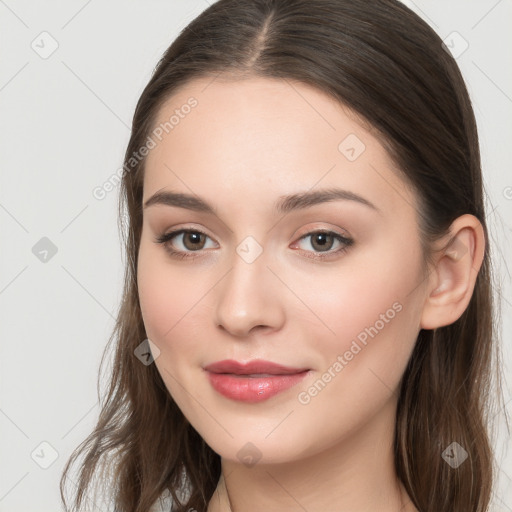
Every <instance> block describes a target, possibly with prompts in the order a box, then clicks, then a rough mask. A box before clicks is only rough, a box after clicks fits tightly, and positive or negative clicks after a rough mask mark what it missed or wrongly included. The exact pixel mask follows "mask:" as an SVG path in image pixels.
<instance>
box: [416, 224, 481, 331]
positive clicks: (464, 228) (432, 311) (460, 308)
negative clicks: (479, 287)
mask: <svg viewBox="0 0 512 512" xmlns="http://www.w3.org/2000/svg"><path fill="white" fill-rule="evenodd" d="M447 244H448V245H447ZM440 245H441V248H440V249H438V250H437V254H436V260H435V262H436V263H435V267H434V268H433V269H432V271H431V273H430V275H429V283H428V288H427V297H426V300H425V304H424V306H423V312H422V316H421V322H420V326H421V328H422V329H436V328H437V327H443V326H445V325H450V324H452V323H454V322H455V321H456V320H458V319H459V318H460V317H461V315H462V314H463V313H464V311H465V310H466V308H467V306H468V304H469V301H470V300H471V296H472V295H473V290H474V287H475V282H476V278H477V275H478V272H479V270H480V267H481V265H482V261H483V258H484V252H485V234H484V230H483V227H482V224H481V222H480V221H479V220H478V219H477V218H476V217H475V216H474V215H470V214H465V215H462V216H460V217H458V218H457V219H456V220H455V221H453V223H452V225H451V226H450V231H449V233H448V235H447V236H446V237H443V239H442V240H441V241H440Z"/></svg>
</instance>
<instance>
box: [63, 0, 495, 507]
mask: <svg viewBox="0 0 512 512" xmlns="http://www.w3.org/2000/svg"><path fill="white" fill-rule="evenodd" d="M221 73H222V74H223V75H224V76H226V77H228V78H229V79H245V78H251V77H265V78H277V79H283V80H291V81H296V82H299V83H303V84H306V85H310V86H313V87H315V88H316V89H317V90H320V91H322V92H324V93H325V94H327V95H329V96H331V97H332V98H334V99H336V101H338V102H339V103H340V104H342V105H344V106H345V107H347V108H348V109H349V111H351V112H354V113H355V114H356V115H357V116H359V118H360V119H361V120H362V121H363V122H365V123H367V124H368V126H369V127H371V129H372V130H374V131H375V132H376V133H377V134H378V136H379V140H380V141H381V142H382V144H383V145H384V147H385V148H386V150H387V152H388V154H389V155H390V157H391V159H392V161H393V163H394V164H395V165H396V167H397V169H398V171H399V172H400V174H401V175H402V177H403V178H404V180H405V181H406V182H407V183H408V184H410V185H411V186H412V188H413V190H414V191H415V192H416V194H417V197H418V201H419V206H418V212H417V214H418V226H419V232H420V235H421V237H420V239H421V244H422V249H423V255H424V261H425V262H427V263H428V262H433V261H434V260H433V259H432V257H433V243H434V242H435V241H437V240H438V239H439V238H440V237H444V236H445V235H446V234H447V233H448V230H449V227H450V224H451V223H452V222H453V221H454V220H455V219H456V218H457V217H458V216H460V215H463V214H466V213H469V214H472V215H474V216H475V217H477V218H478V220H479V221H480V222H481V224H482V226H483V228H484V233H485V241H486V243H485V254H484V259H483V263H482V266H481V268H480V270H479V273H478V275H477V278H476V283H475V288H474V291H473V294H472V297H471V299H470V302H469V304H468V307H467V308H466V310H465V311H464V313H463V314H462V316H461V317H460V318H459V319H458V320H457V321H455V322H454V323H453V324H451V325H448V326H444V327H440V328H437V329H433V330H425V329H422V330H421V331H420V332H419V335H418V338H417V341H416V344H415V347H414V350H413V353H412V355H411V358H410V360H409V362H408V365H407V367H406V369H405V372H404V374H403V377H402V379H401V381H400V387H399V395H398V406H397V412H396V428H395V438H394V456H395V468H396V472H397V475H398V477H399V479H400V480H401V481H402V482H403V484H404V487H405V489H406V491H407V492H408V494H409V496H410V498H411V500H412V501H413V503H414V505H415V506H416V507H417V508H418V510H419V511H420V512H453V511H464V512H484V511H486V510H487V509H488V506H489V503H490V500H491V495H492V490H493V482H494V479H495V475H496V470H495V467H494V464H493V452H492V449H491V446H492V443H491V435H490V432H491V429H490V427H489V425H490V420H491V414H492V404H493V403H494V401H493V400H491V399H492V397H494V396H498V395H499V396H500V397H501V395H500V392H501V389H502V388H501V383H500V382H501V378H502V377H501V374H500V353H499V344H498V340H497V334H496V333H497V332H498V329H497V314H496V305H495V304H494V301H495V300H496V299H495V297H493V279H492V277H493V274H492V273H491V261H490V247H489V235H488V229H487V226H486V218H485V211H484V197H483V193H484V191H483V184H482V176H481V163H480V153H479V142H478V134H477V128H476V122H475V117H474V113H473V109H472V106H471V101H470V98H469V95H468V91H467V89H466V86H465V83H464V80H463V78H462V75H461V73H460V71H459V68H458V66H457V64H456V62H455V60H454V58H453V57H452V56H451V55H450V54H449V52H448V51H447V50H446V48H445V47H443V44H442V41H441V39H440V37H439V36H438V35H437V34H436V33H435V32H434V30H433V29H431V28H430V27H429V25H428V24H427V23H426V22H424V21H423V20H422V19H421V18H420V17H419V16H417V15H416V14H415V13H414V12H412V11H411V10H410V9H408V8H407V7H406V6H404V5H403V4H401V3H400V2H398V1H395V0H374V1H371V2H368V1H366V0H219V1H218V2H216V3H214V4H213V5H211V6H210V7H209V8H207V9H206V10H205V11H204V12H202V13H201V14H200V15H199V16H198V17H197V18H196V19H194V20H193V21H192V22H191V23H190V24H189V25H188V26H187V27H186V28H185V29H183V30H182V31H181V33H180V34H179V36H178V37H177V39H176V40H175V41H174V42H173V43H172V44H171V46H170V47H169V48H168V49H167V50H166V51H165V52H164V54H163V56H162V58H161V59H160V61H159V62H158V64H157V66H156V67H155V69H154V72H153V74H152V76H151V78H150V80H149V82H148V84H147V86H146V87H145V89H144V91H143V92H142V95H141V96H140V99H139V101H138V103H137V106H136V109H135V113H134V116H133V123H132V131H131V138H130V140H129V143H128V147H127V149H126V153H125V157H124V171H125V172H124V174H123V177H122V182H121V191H120V196H119V198H120V201H119V219H118V222H119V228H120V230H121V232H122V234H123V244H124V250H125V255H126V266H125V275H124V289H123V297H122V302H121V304H120V307H119V311H118V316H117V319H116V324H115V327H114V329H113V332H112V334H111V336H110V338H109V342H108V344H107V347H106V348H105V352H104V354H103V357H102V360H101V364H100V374H101V368H102V366H103V363H104V358H105V354H106V352H107V349H108V347H109V345H111V344H112V343H113V342H114V341H115V354H114V359H113V366H112V369H111V373H110V374H109V375H110V376H109V379H108V391H107V394H106V396H105V398H104V400H103V401H102V402H101V404H100V406H101V412H100V414H99V419H98V421H97V424H96V426H95V428H94V431H93V432H92V433H91V434H90V435H89V436H88V437H87V438H86V439H85V440H84V441H83V442H82V443H81V444H80V446H78V447H77V448H76V449H75V451H74V452H73V453H72V455H71V456H70V458H69V460H68V461H67V464H66V466H65V468H64V471H63V475H62V478H61V482H60V491H61V498H62V500H63V502H64V504H65V507H66V510H68V507H67V503H66V499H65V493H64V490H65V486H64V482H65V480H66V478H67V477H68V473H69V472H70V468H71V466H72V464H74V463H75V462H76V461H77V460H78V458H79V457H82V456H83V463H82V464H81V467H80V472H79V474H78V480H77V482H76V483H75V482H73V483H74V484H75V486H76V489H75V491H76V492H75V493H74V501H73V509H71V510H75V508H76V510H79V507H80V506H81V504H82V503H83V501H84V499H85V498H86V496H87V491H88V490H89V489H90V487H91V486H92V482H93V478H94V476H95V475H96V472H97V471H98V470H99V469H104V470H105V468H108V469H109V472H108V475H109V476H110V478H111V489H112V490H113V491H114V498H113V499H114V503H115V510H116V511H117V512H147V511H149V510H150V508H151V507H153V506H154V504H155V503H156V502H157V501H158V500H159V499H160V498H161V497H162V496H163V495H165V494H167V495H168V496H170V497H171V498H172V502H173V506H172V507H173V508H172V510H175V511H178V512H183V511H186V510H189V509H190V508H194V509H195V510H197V511H199V512H204V511H206V509H207V506H208V502H209V500H210V498H211V497H212V495H213V493H214V491H215V488H216V486H217V483H218V480H219V477H220V474H221V465H220V456H219V455H218V454H217V453H215V452H214V451H213V450H212V449H211V448H210V447H209V446H208V445H207V444H206V443H205V442H204V440H203V439H202V438H201V436H200V435H199V434H198V433H197V432H196V430H195V429H194V428H193V427H192V425H191V424H190V423H189V422H188V421H187V419H186V418H185V417H184V415H183V414H182V412H181V411H180V409H179V408H178V406H177V405H176V403H175V402H174V401H173V399H172V397H171V396H170V394H169V392H168V390H167V389H166V387H165V385H164V383H163V381H162V378H161V376H160V374H159V373H158V371H157V368H156V366H155V365H154V364H149V365H144V364H141V362H140V361H139V359H137V358H136V357H135V355H134V350H135V349H136V348H137V346H138V345H139V344H140V343H141V341H142V340H145V339H146V338H147V335H146V332H145V328H144V324H143V320H142V315H141V310H140V305H139V296H138V288H137V259H138V250H139V244H140V237H141V230H142V197H143V178H144V164H145V158H142V159H140V161H137V163H136V164H135V165H133V160H130V159H133V155H134V154H138V151H139V150H140V148H141V147H142V146H144V145H145V142H146V140H147V138H148V136H149V135H150V134H151V132H152V130H153V129H154V126H155V122H156V119H157V116H158V114H159V111H160V109H161V107H162V105H163V103H164V102H165V101H166V100H168V99H169V98H170V97H171V96H172V95H173V94H175V93H176V92H177V91H178V90H179V89H180V88H183V87H184V86H186V85H187V83H189V82H190V81H191V80H193V79H198V78H207V77H211V79H212V80H214V79H217V77H219V75H220V74H221ZM493 348H494V349H495V350H494V351H493ZM493 354H494V355H495V357H496V365H495V366H493V364H492V362H493V358H492V356H493ZM494 382H495V383H496V384H497V388H496V389H497V392H496V395H493V394H492V392H493V383H494ZM98 390H99V381H98ZM98 393H99V391H98ZM453 442H457V443H459V444H460V445H461V446H462V447H463V448H464V449H465V450H466V451H467V453H468V458H467V460H466V461H465V462H464V463H463V464H461V465H460V466H459V467H458V468H457V469H453V468H452V467H450V465H448V464H447V463H446V462H445V461H444V460H443V458H442V452H443V450H444V449H445V448H446V447H448V446H449V445H450V444H451V443H453Z"/></svg>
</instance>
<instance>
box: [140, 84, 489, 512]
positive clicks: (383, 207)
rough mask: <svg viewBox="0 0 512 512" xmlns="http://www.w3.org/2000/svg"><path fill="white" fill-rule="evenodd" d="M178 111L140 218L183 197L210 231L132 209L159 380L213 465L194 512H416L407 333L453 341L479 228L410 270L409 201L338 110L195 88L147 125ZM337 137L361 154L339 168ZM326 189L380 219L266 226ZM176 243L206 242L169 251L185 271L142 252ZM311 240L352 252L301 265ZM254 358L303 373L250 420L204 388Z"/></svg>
mask: <svg viewBox="0 0 512 512" xmlns="http://www.w3.org/2000/svg"><path fill="white" fill-rule="evenodd" d="M190 96H194V97H195V98H196V99H197V101H198V105H197V106H196V107H195V108H194V109H193V110H192V111H191V112H190V113H189V114H188V115H187V116H184V118H183V119H180V122H179V124H178V125H176V126H175V127H174V129H173V130H172V131H170V132H169V133H168V135H166V136H165V137H164V138H163V139H162V141H161V142H159V144H158V145H157V146H156V147H155V148H154V149H152V150H151V151H150V153H149V155H148V157H147V162H146V171H145V177H144V198H143V203H145V202H146V201H147V200H148V199H149V198H150V197H151V196H152V195H153V194H154V193H155V192H157V191H161V190H173V191H177V192H184V193H192V194H194V195H197V196H200V197H201V198H203V199H205V200H206V201H208V202H209V203H210V204H212V205H213V206H214V207H215V208H216V215H212V214H206V213H204V212H195V211H191V210H187V209H185V208H179V207H175V206H168V205H161V204H155V205H152V206H149V207H147V208H146V209H145V210H144V213H143V229H142V237H141V244H140V252H139V263H138V285H139V293H140V304H141V310H142V314H143V320H144V324H145V327H146V332H147V335H148V337H149V339H150V340H151V341H152V342H153V343H154V344H155V346H157V347H158V349H159V350H160V354H159V355H158V357H157V358H156V360H155V364H156V366H157V368H158V371H159V372H160V374H161V376H162V379H163V381H164V383H165V385H166V387H167V389H168V390H169V393H170V394H171V395H172V397H173V399H174V400H175V401H176V403H177V404H178V405H179V407H180V409H181V410H182V412H183V414H184V415H185V416H186V417H187V419H188V420H189V421H190V423H191V424H192V425H193V426H194V428H195V429H196V430H197V431H198V432H199V433H200V435H201V436H202V437H203V438H204V439H205V441H206V442H207V443H208V444H209V446H211V447H212V448H213V450H215V451H216V452H217V453H219V454H220V456H221V460H222V477H221V480H220V481H219V485H218V488H217V491H216V492H215V494H214V495H213V497H212V499H211V501H210V504H209V508H208V511H209V512H221V511H222V512H224V511H228V510H230V505H229V501H230V502H231V507H232V509H233V510H234V511H241V510H243V511H244V512H256V511H258V512H259V511H261V510H269V511H277V510H279V511H299V510H304V509H306V510H308V511H310V512H317V511H318V512H319V511H326V510H337V511H342V510H346V511H349V510H350V511H351V512H363V511H369V510H379V511H381V512H396V511H398V510H402V511H406V512H410V511H416V510H417V509H416V508H415V507H414V505H413V504H412V503H411V501H410V498H409V497H408V496H407V494H406V492H405V489H404V488H403V486H402V485H401V483H400V482H398V481H397V478H396V473H395V470H394V462H393V451H392V447H393V431H394V427H395V412H396V401H397V390H398V386H399V381H400V379H401V377H402V374H403V372H404V370H405V367H406V364H407V361H408V359H409V357H410V355H411V353H412V350H413V348H414V344H415V341H416V338H417V335H418V333H419V331H420V329H422V328H425V329H433V328H435V327H440V326H442V325H448V324H450V323H453V322H454V321H455V320H456V319H457V318H459V317H460V315H461V314H462V313H463V311H464V310H465V309H466V307H467V305H468V302H469V300H470V298H471V294H472V291H473V288H474V283H475V279H476V275H477V272H478V269H479V267H480V265H481V262H482V258H483V251H484V235H483V230H482V226H481V224H480V223H479V222H478V220H477V219H476V218H475V217H473V216H471V215H464V216H462V217H459V218H458V219H457V220H456V221H455V222H454V223H453V224H452V227H451V231H450V235H451V236H454V237H456V238H455V240H456V244H455V249H456V250H455V251H453V250H451V251H439V252H438V253H436V259H435V266H433V267H432V268H430V269H425V268H424V266H423V262H422V253H421V249H420V239H419V232H418V224H417V212H416V204H417V201H416V195H415V193H414V191H413V190H412V189H411V188H410V187H408V186H407V184H406V182H405V181H404V180H403V179H402V178H401V177H400V176H399V175H398V173H397V172H396V170H395V169H394V167H393V163H392V162H391V160H390V159H389V157H388V154H387V153H386V151H385V150H384V148H383V146H382V145H381V144H380V142H379V140H378V138H377V137H376V136H375V135H374V133H372V131H371V130H370V131H369V130H368V127H364V125H363V123H361V122H359V121H358V119H357V116H355V115H354V114H353V113H351V112H350V111H349V110H348V109H347V108H344V107H343V105H341V104H339V103H338V102H336V101H334V100H333V99H331V98H329V97H328V96H326V95H325V94H324V93H322V92H321V91H318V90H316V89H314V88H312V87H310V86H307V85H304V84H299V83H293V82H291V81H289V80H286V81H285V80H274V79H266V78H256V77H251V78H246V79H243V80H233V79H229V77H228V78H227V79H221V78H220V77H219V78H217V79H216V80H214V81H212V79H211V78H209V79H198V80H194V81H192V82H190V83H188V84H187V85H186V86H185V87H184V88H182V89H181V90H180V91H179V92H178V93H176V94H175V95H173V96H172V97H171V98H169V99H168V101H167V102H166V103H165V104H164V105H163V107H162V108H161V111H160V115H159V119H158V120H157V123H158V122H164V121H165V120H167V119H169V117H170V115H171V114H172V113H173V112H174V110H175V109H177V108H178V109H179V108H180V107H181V106H182V105H183V104H185V103H186V102H187V99H188V98H189V97H190ZM349 134H355V135H356V136H357V137H358V139H359V140H360V141H361V142H363V144H364V145H365V149H364V151H363V152H362V153H361V154H360V156H358V158H356V159H355V160H354V161H350V160H349V159H347V158H346V156H345V154H344V153H343V152H342V151H340V150H339V149H338V146H339V144H340V142H341V141H343V140H344V139H345V137H347V136H348V135H349ZM329 187H340V188H343V189H346V190H349V191H351V192H354V193H356V194H359V195H361V196H363V197H364V198H366V199H367V200H368V201H371V203H373V204H374V205H375V206H376V207H377V208H378V211H377V210H374V209H372V208H369V207H368V206H365V205H363V204H360V203H358V202H355V201H350V200H338V201H331V202H326V203H323V204H318V205H315V206H311V207H309V208H307V209H304V210H298V211H292V212H290V213H288V214H286V215H283V214H277V213H276V212H275V211H274V209H273V205H274V202H275V201H277V200H278V198H279V197H280V196H283V195H286V194H291V193H296V192H303V191H308V190H318V189H321V188H322V189H323V188H329ZM178 228H188V229H192V230H193V229H194V228H197V229H200V230H202V231H204V232H206V233H207V235H208V237H207V238H206V239H205V240H204V241H203V242H199V244H198V242H197V239H193V240H190V237H188V238H187V235H177V236H176V237H175V238H174V239H173V241H172V242H169V244H170V245H172V246H173V247H174V249H175V250H178V251H181V252H187V251H188V253H189V254H192V256H195V257H194V258H190V259H178V258H173V257H171V256H170V255H169V253H168V252H167V251H166V250H165V248H164V246H163V245H162V244H159V243H156V242H155V239H156V238H157V237H158V236H161V235H163V234H164V233H167V232H170V231H171V230H174V229H178ZM318 229H324V230H330V231H334V232H335V233H339V234H341V235H343V236H348V237H350V238H352V239H353V240H354V243H353V244H352V245H351V246H349V247H348V248H347V250H346V251H345V252H343V253H338V254H333V253H334V251H336V249H338V248H339V247H340V246H342V244H340V243H338V242H336V240H332V239H329V240H330V241H329V242H328V243H327V245H326V249H325V250H326V251H327V253H331V256H329V257H328V258H326V259H325V260H323V261H322V260H319V259H313V258H311V257H308V256H311V255H314V254H320V255H322V254H326V252H322V249H321V247H319V246H318V245H317V244H315V241H314V237H312V236H309V237H308V236H306V235H307V234H308V233H311V232H312V231H314V230H318ZM248 236H251V237H253V238H254V239H255V240H256V241H257V242H258V244H259V246H260V247H261V249H262V253H261V254H260V255H259V257H257V258H256V259H255V260H254V261H253V262H251V263H248V262H247V261H245V260H244V259H243V258H242V257H241V256H240V255H239V254H238V253H237V250H236V249H237V247H238V246H239V244H240V243H241V242H242V241H244V239H245V238H246V237H248ZM331 240H332V241H331ZM446 240H447V238H445V239H443V240H441V241H440V246H439V247H441V244H442V242H443V241H444V242H446ZM194 243H196V244H198V245H196V246H194V245H192V244H194ZM201 243H202V244H203V245H201ZM184 244H187V245H184ZM194 247H198V248H199V250H197V249H196V252H194ZM452 249H453V246H452ZM397 303H398V304H399V305H400V306H401V310H400V312H396V314H395V315H394V317H393V318H392V319H389V318H388V317H386V318H388V321H387V322H384V326H383V327H382V328H381V329H379V330H378V333H377V334H376V335H375V336H374V337H373V338H372V337H368V340H367V344H366V345H361V344H360V345H361V346H362V349H361V350H360V351H359V352H358V353H357V354H356V355H354V356H353V358H352V359H351V360H350V361H348V362H347V364H346V366H344V368H343V369H342V371H339V372H338V373H335V377H333V378H332V379H331V381H330V382H329V383H328V384H326V385H325V387H324V388H323V389H322V390H321V391H320V392H318V393H317V394H316V395H315V396H313V397H310V398H311V399H310V401H309V402H308V403H307V404H304V403H301V402H300V401H299V399H298V395H299V393H300V392H307V390H308V389H310V388H311V386H312V385H313V383H315V382H316V381H318V379H319V378H321V377H322V375H323V374H324V373H325V372H327V371H328V369H329V368H331V373H332V366H333V363H334V362H335V361H336V360H337V357H338V356H339V355H343V354H344V353H346V351H347V350H349V349H350V347H351V343H352V341H353V340H354V339H357V336H358V334H360V333H361V332H363V331H364V330H365V328H366V327H369V326H375V325H377V324H376V322H377V321H378V320H379V319H380V318H382V317H381V315H383V314H384V315H386V312H387V311H388V310H390V308H392V305H393V304H397ZM379 325H380V324H379ZM256 358H261V359H265V360H269V361H273V362H276V363H280V364H283V365H287V366H293V367H307V368H309V369H310V373H309V374H308V376H307V377H306V378H305V379H304V380H303V381H302V382H301V383H299V384H298V385H296V386H294V387H293V388H291V389H289V390H287V391H284V392H282V393H280V394H278V395H276V396H274V397H272V398H270V399H268V400H266V401H263V402H260V403H256V404H254V403H243V402H238V401H234V400H231V399H228V398H226V397H224V396H222V395H220V394H218V393H217V392H216V391H215V390H214V389H213V388H212V387H211V385H210V383H209V381H208V379H207V377H206V374H205V372H204V371H203V366H205V365H207V364H209V363H212V362H214V361H219V360H222V359H235V360H238V361H248V360H252V359H256ZM248 442H250V443H252V444H253V445H254V446H255V447H256V448H257V451H258V454H259V456H260V459H259V460H258V461H257V463H256V464H255V465H252V466H250V465H247V464H244V462H243V460H242V459H241V457H240V456H239V455H237V454H239V451H240V450H242V454H244V453H246V452H244V450H246V451H247V447H246V444H247V443H248ZM244 446H245V448H244ZM224 483H226V485H227V489H228V491H229V501H228V496H227V494H226V487H225V486H224Z"/></svg>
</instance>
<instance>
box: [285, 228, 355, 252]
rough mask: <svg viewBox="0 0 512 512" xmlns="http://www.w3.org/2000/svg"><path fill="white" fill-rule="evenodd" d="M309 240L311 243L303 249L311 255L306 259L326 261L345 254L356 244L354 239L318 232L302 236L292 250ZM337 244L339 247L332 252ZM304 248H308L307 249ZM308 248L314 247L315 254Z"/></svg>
mask: <svg viewBox="0 0 512 512" xmlns="http://www.w3.org/2000/svg"><path fill="white" fill-rule="evenodd" d="M307 239H310V241H309V242H308V243H305V244H303V247H302V249H303V250H305V251H306V252H308V253H310V254H309V255H308V256H306V257H308V258H314V259H325V258H331V257H333V256H336V255H339V254H341V253H343V252H345V251H346V250H347V249H348V248H349V247H350V246H351V245H352V244H353V243H354V240H353V239H352V238H348V237H345V236H343V235H340V234H339V233H336V232H335V231H326V230H318V231H312V232H310V233H307V234H306V235H304V236H302V237H301V238H300V239H299V241H298V242H295V244H294V246H292V248H296V247H297V245H300V242H301V241H305V240H307ZM336 244H337V246H338V247H337V248H336V249H335V250H332V248H333V246H336ZM304 246H306V248H305V249H304ZM307 246H309V247H312V248H313V252H311V251H310V250H309V249H308V248H307ZM322 253H325V254H322Z"/></svg>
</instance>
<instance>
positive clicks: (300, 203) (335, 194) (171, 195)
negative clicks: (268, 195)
mask: <svg viewBox="0 0 512 512" xmlns="http://www.w3.org/2000/svg"><path fill="white" fill-rule="evenodd" d="M339 200H344V201H354V202H357V203H359V204H362V205H364V206H367V207H369V208H371V209H373V210H375V211H377V212H380V209H379V208H377V206H375V205H374V204H373V203H372V202H370V201H369V200H368V199H365V198H364V197H362V196H360V195H358V194H356V193H354V192H350V191H349V190H343V189H340V188H328V189H322V190H315V191H307V192H299V193H296V194H291V195H287V196H280V197H279V199H278V201H277V202H276V204H275V206H274V209H275V211H276V212H277V213H289V212H291V211H295V210H302V209H305V208H309V207H311V206H315V205H318V204H322V203H326V202H330V201H339ZM155 204H161V205H166V206H176V207H178V208H185V209H187V210H193V211H197V212H203V213H209V214H213V215H217V211H216V209H215V208H214V207H213V206H212V205H210V204H209V203H208V202H207V201H205V200H204V199H201V198H200V197H198V196H196V195H192V194H184V193H181V192H170V191H158V192H156V193H155V194H153V195H152V196H151V197H150V198H149V199H148V200H147V201H146V202H145V203H144V209H146V208H148V207H149V206H152V205H155Z"/></svg>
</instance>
